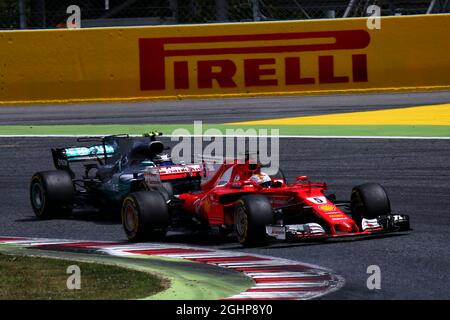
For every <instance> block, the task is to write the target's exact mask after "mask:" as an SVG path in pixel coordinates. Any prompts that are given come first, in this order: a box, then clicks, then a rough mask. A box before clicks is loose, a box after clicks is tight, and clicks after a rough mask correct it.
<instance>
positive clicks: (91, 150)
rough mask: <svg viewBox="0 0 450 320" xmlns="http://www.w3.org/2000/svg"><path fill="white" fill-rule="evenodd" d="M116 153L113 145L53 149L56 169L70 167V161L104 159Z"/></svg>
mask: <svg viewBox="0 0 450 320" xmlns="http://www.w3.org/2000/svg"><path fill="white" fill-rule="evenodd" d="M115 154H116V150H115V148H114V147H113V146H111V145H107V144H104V145H94V146H91V147H71V148H54V149H52V156H53V163H54V165H55V167H56V169H61V170H67V169H69V164H70V162H79V161H92V160H99V161H104V160H105V159H107V158H111V157H113V156H114V155H115Z"/></svg>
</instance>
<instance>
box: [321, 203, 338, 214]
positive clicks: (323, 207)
mask: <svg viewBox="0 0 450 320" xmlns="http://www.w3.org/2000/svg"><path fill="white" fill-rule="evenodd" d="M318 208H319V209H320V210H322V211H327V212H330V211H336V206H334V205H332V204H322V205H320V206H319V207H318Z"/></svg>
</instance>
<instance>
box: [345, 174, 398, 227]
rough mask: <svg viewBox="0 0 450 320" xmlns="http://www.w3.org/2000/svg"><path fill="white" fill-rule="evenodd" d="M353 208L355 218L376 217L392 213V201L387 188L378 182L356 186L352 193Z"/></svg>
mask: <svg viewBox="0 0 450 320" xmlns="http://www.w3.org/2000/svg"><path fill="white" fill-rule="evenodd" d="M350 200H351V210H352V214H353V218H354V220H355V221H356V222H357V223H359V224H361V220H362V219H363V218H364V219H375V218H377V217H379V216H386V215H390V214H391V203H390V200H389V197H388V195H387V193H386V190H385V189H384V188H383V187H382V186H381V185H380V184H378V183H366V184H362V185H359V186H356V187H354V188H353V190H352V194H351V199H350Z"/></svg>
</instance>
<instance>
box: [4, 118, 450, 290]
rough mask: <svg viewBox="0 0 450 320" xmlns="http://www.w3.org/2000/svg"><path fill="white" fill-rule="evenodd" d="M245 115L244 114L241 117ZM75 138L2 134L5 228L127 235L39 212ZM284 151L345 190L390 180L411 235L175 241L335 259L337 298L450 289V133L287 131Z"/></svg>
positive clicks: (291, 165) (101, 223) (296, 167)
mask: <svg viewBox="0 0 450 320" xmlns="http://www.w3.org/2000/svg"><path fill="white" fill-rule="evenodd" d="M241 119H242V118H241ZM73 141H74V139H68V138H64V139H63V138H47V139H43V138H41V139H28V138H0V179H1V182H2V184H1V185H0V203H1V209H2V210H1V211H2V212H1V215H2V217H1V220H0V235H11V236H27V237H49V238H73V239H87V240H123V239H124V234H123V232H122V229H121V226H120V224H118V222H117V221H116V220H114V219H107V218H105V217H102V216H98V215H92V214H77V215H75V217H73V218H69V219H59V220H51V221H37V220H36V219H35V218H34V215H33V213H32V211H31V208H30V205H29V200H28V182H29V179H30V177H31V175H32V174H33V173H34V172H36V171H39V170H47V169H51V168H52V164H51V157H50V152H49V148H50V147H55V146H65V145H67V144H69V145H71V144H73ZM280 158H281V159H282V167H283V168H284V170H285V173H286V175H287V177H288V179H291V180H292V179H293V178H295V176H296V175H298V174H307V175H309V176H310V177H311V178H312V179H313V180H319V181H320V180H324V181H326V182H327V183H328V184H329V186H330V189H331V190H333V191H336V193H337V196H338V198H346V197H348V196H349V193H350V190H351V187H352V186H354V185H357V184H359V183H363V182H380V183H382V184H383V185H384V186H385V187H386V188H387V190H388V192H389V194H390V197H391V202H392V207H393V209H394V210H395V211H397V212H399V213H407V214H410V216H411V219H412V227H413V228H414V229H415V230H414V231H413V232H411V233H410V234H408V235H404V236H391V237H385V238H380V239H371V240H361V241H346V242H342V241H341V242H331V243H320V244H318V243H306V244H285V243H279V244H273V245H271V246H269V247H267V248H259V249H242V248H241V247H240V245H238V244H237V243H236V242H235V241H234V239H233V238H229V239H225V240H221V239H219V238H217V237H213V236H206V235H195V234H182V235H180V234H172V235H170V236H169V237H168V239H167V240H168V242H173V243H190V244H195V245H196V246H201V245H205V243H209V244H208V245H205V246H212V247H215V248H221V249H227V250H238V251H249V252H252V253H260V254H265V255H271V256H275V257H282V258H288V259H292V260H299V261H302V262H306V263H312V264H316V265H320V266H324V267H328V268H331V269H333V270H334V271H336V272H337V273H338V274H340V275H342V276H343V277H344V278H345V279H346V282H347V283H346V285H345V287H344V288H343V289H341V290H339V291H338V292H336V293H333V294H331V295H329V296H327V297H326V298H330V299H349V298H350V299H359V298H363V299H416V298H425V299H432V298H433V299H449V298H450V288H449V285H450V275H449V274H448V266H449V265H450V241H449V236H448V232H449V230H450V219H449V208H450V197H449V196H448V195H449V194H450V183H449V179H450V162H449V160H448V159H449V158H450V141H448V140H425V141H421V140H376V139H374V140H367V139H364V140H363V139H281V140H280ZM374 264H375V265H379V266H380V268H381V276H382V281H381V287H382V288H381V290H374V291H371V290H368V289H367V288H366V280H367V277H368V275H367V274H366V269H367V267H368V266H369V265H374Z"/></svg>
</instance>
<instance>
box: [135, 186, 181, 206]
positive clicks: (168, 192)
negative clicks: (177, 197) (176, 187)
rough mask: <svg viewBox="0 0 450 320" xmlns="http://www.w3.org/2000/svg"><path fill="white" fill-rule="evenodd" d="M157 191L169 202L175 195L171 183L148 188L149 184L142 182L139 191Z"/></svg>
mask: <svg viewBox="0 0 450 320" xmlns="http://www.w3.org/2000/svg"><path fill="white" fill-rule="evenodd" d="M146 190H147V191H157V192H159V193H161V195H162V196H163V197H164V200H165V201H166V202H167V201H169V200H170V199H172V198H173V195H174V191H173V186H172V184H171V183H170V182H163V183H161V184H155V185H152V186H150V187H149V186H147V184H146V183H145V182H142V183H141V185H140V187H139V191H146Z"/></svg>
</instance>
